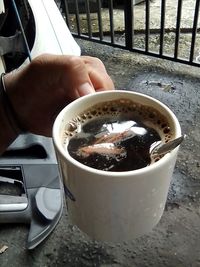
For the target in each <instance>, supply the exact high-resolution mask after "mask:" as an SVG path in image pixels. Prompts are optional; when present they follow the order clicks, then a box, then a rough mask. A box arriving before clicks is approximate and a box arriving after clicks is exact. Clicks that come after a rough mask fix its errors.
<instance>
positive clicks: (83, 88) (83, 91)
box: [77, 83, 95, 96]
mask: <svg viewBox="0 0 200 267" xmlns="http://www.w3.org/2000/svg"><path fill="white" fill-rule="evenodd" d="M77 91H78V94H79V96H84V95H88V94H92V93H94V92H95V91H94V88H93V87H92V86H91V85H90V84H89V83H84V84H82V85H80V86H79V87H78V88H77Z"/></svg>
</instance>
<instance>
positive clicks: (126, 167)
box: [63, 99, 173, 171]
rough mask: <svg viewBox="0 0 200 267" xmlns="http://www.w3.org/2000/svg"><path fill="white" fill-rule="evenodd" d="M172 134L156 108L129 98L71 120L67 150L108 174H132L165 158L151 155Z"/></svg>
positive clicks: (75, 157) (65, 142)
mask: <svg viewBox="0 0 200 267" xmlns="http://www.w3.org/2000/svg"><path fill="white" fill-rule="evenodd" d="M172 137H173V132H172V130H171V127H170V125H169V123H168V121H167V119H166V118H165V117H164V116H163V115H162V114H161V113H160V112H158V111H157V110H156V109H154V108H153V107H149V106H146V105H142V104H140V103H135V102H133V101H131V100H129V99H121V100H113V101H108V102H103V103H99V104H96V105H94V106H92V107H91V108H89V109H87V110H85V111H84V112H83V113H81V114H79V115H78V116H77V117H76V118H74V119H73V120H71V121H70V122H69V123H68V124H67V125H66V129H65V133H64V137H63V140H64V147H65V149H67V150H68V152H69V154H70V155H71V156H72V157H73V158H74V159H76V160H77V161H79V162H81V163H82V164H85V165H87V166H89V167H92V168H96V169H100V170H105V171H131V170H135V169H140V168H143V167H146V166H148V165H150V164H152V163H154V162H156V161H158V160H159V159H160V158H161V157H162V156H158V155H156V154H153V155H151V157H150V149H151V147H152V146H153V145H155V144H156V143H157V142H160V141H162V142H168V141H169V140H171V139H172Z"/></svg>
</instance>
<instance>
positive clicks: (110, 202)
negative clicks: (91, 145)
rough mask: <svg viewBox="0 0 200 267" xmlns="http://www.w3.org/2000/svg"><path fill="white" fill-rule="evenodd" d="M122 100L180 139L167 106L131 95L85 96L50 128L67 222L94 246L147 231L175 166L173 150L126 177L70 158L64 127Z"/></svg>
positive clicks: (118, 92) (159, 212)
mask: <svg viewBox="0 0 200 267" xmlns="http://www.w3.org/2000/svg"><path fill="white" fill-rule="evenodd" d="M121 98H128V99H129V100H133V101H134V102H139V103H142V104H143V105H148V106H150V107H151V106H153V107H154V108H155V109H157V110H158V111H159V112H160V113H161V114H163V115H164V116H165V117H166V118H167V120H168V121H169V122H170V125H171V127H172V128H173V130H174V137H179V136H180V135H181V128H180V124H179V122H178V120H177V118H176V116H175V115H174V113H173V112H172V111H171V110H170V109H169V108H168V107H167V106H166V105H164V104H163V103H161V102H160V101H158V100H156V99H154V98H152V97H149V96H147V95H144V94H140V93H136V92H132V91H124V90H116V91H106V92H100V93H95V94H91V95H87V96H84V97H82V98H79V99H77V100H75V101H74V102H72V103H71V104H69V105H68V106H66V107H65V108H64V109H63V110H62V111H61V112H60V114H59V115H58V116H57V118H56V120H55V123H54V127H53V141H54V145H55V150H56V154H57V159H58V164H59V166H60V171H61V173H62V177H63V183H64V187H65V192H66V195H67V197H66V199H67V208H68V214H69V218H70V220H71V222H72V223H73V224H75V225H77V226H78V227H79V228H80V229H81V230H82V231H83V232H85V233H86V234H88V235H89V236H90V237H91V238H92V239H94V240H101V241H111V242H121V241H125V240H130V239H133V238H136V237H139V236H141V235H143V234H145V233H148V232H149V231H151V230H152V228H153V227H154V226H155V225H156V224H157V223H158V222H159V220H160V218H161V216H162V214H163V211H164V207H165V203H166V199H167V194H168V190H169V186H170V181H171V177H172V173H173V170H174V166H175V163H176V157H177V152H178V147H177V148H176V149H174V150H173V151H171V152H170V153H168V154H166V155H165V156H164V157H162V158H161V159H160V160H159V161H157V162H155V163H153V164H152V165H149V166H147V167H144V168H142V169H138V170H133V171H125V172H109V171H103V170H97V169H93V168H91V167H88V166H85V165H83V164H81V163H80V162H78V161H76V160H75V159H73V158H72V157H71V156H70V155H69V153H68V151H67V150H66V149H64V145H63V133H64V131H65V127H66V125H67V124H68V122H70V121H71V120H72V119H73V118H75V117H76V116H77V115H79V114H80V113H82V112H83V111H84V110H86V109H88V108H89V107H91V106H93V105H95V104H97V103H100V102H105V101H110V100H115V99H121Z"/></svg>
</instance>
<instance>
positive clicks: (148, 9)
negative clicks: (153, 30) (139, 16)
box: [145, 0, 150, 52]
mask: <svg viewBox="0 0 200 267" xmlns="http://www.w3.org/2000/svg"><path fill="white" fill-rule="evenodd" d="M149 1H150V0H146V14H145V18H146V21H145V24H146V30H145V51H146V52H148V51H149V35H150V29H149V19H150V2H149Z"/></svg>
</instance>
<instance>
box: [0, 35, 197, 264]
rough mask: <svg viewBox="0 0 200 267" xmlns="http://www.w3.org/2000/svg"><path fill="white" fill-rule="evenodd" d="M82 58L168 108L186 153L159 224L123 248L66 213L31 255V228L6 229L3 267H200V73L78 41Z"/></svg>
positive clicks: (1, 238)
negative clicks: (96, 61) (98, 238)
mask: <svg viewBox="0 0 200 267" xmlns="http://www.w3.org/2000/svg"><path fill="white" fill-rule="evenodd" d="M77 41H78V43H79V44H80V46H81V48H82V51H83V54H87V55H92V56H97V57H99V58H100V59H102V61H103V62H104V64H105V66H106V68H107V70H108V73H109V74H110V75H111V77H112V78H113V80H114V82H115V85H116V88H118V89H121V88H126V89H128V90H135V91H139V92H144V93H146V94H149V95H151V96H154V97H156V98H158V99H160V100H162V101H163V102H164V103H166V104H167V105H168V106H169V107H170V108H171V109H172V110H173V111H174V112H175V114H176V115H177V117H178V118H179V120H180V123H181V126H182V129H183V133H185V134H187V139H186V140H185V142H184V144H183V145H182V146H181V149H180V152H179V155H178V159H177V164H176V168H175V171H174V175H173V179H172V182H171V186H170V190H169V194H168V200H167V204H166V207H165V211H164V214H163V216H162V218H161V221H160V222H159V224H158V225H157V226H156V227H155V228H154V229H153V230H152V232H150V233H149V234H148V235H145V236H143V237H141V238H138V239H135V240H132V241H130V242H124V243H123V244H115V245H114V244H107V243H98V242H93V241H91V240H90V239H89V238H88V237H86V236H85V235H84V234H83V233H81V232H80V231H79V230H78V229H77V228H76V227H74V226H71V225H69V222H68V216H67V211H66V208H64V211H63V216H62V218H61V220H60V222H59V224H58V225H57V227H56V229H55V230H54V231H53V233H52V234H51V235H50V236H49V237H48V238H47V239H46V240H45V241H44V242H43V243H42V244H41V245H40V246H38V247H37V248H36V249H34V250H32V251H28V250H27V249H26V239H27V234H28V230H29V229H28V226H25V225H20V224H18V225H15V224H13V225H0V248H1V247H2V246H3V245H6V246H8V249H7V250H6V251H5V252H4V253H2V254H0V266H1V267H8V266H9V267H12V266H13V267H16V266H23V267H26V266H27V267H28V266H34V267H45V266H48V267H50V266H54V267H55V266H58V267H59V266H67V267H76V266H77V267H78V266H81V267H86V266H99V267H105V266H112V267H118V266H124V267H128V266H130V267H134V266H137V267H145V266H148V267H149V266H160V267H163V266H165V267H189V266H191V267H199V266H200V238H199V237H200V153H199V151H200V142H199V140H200V116H199V115H200V89H199V88H200V74H199V69H198V68H195V67H189V66H186V65H181V64H177V63H172V62H170V61H164V60H159V59H155V58H151V57H146V56H141V55H138V54H135V53H130V52H126V51H123V50H119V49H114V48H111V47H108V46H103V45H99V44H94V43H90V42H86V41H82V40H77Z"/></svg>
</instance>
